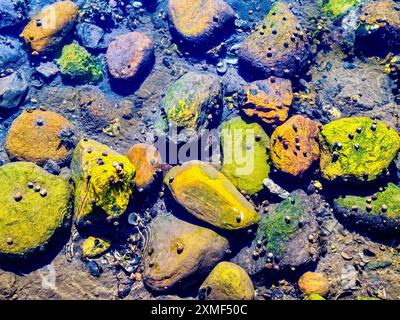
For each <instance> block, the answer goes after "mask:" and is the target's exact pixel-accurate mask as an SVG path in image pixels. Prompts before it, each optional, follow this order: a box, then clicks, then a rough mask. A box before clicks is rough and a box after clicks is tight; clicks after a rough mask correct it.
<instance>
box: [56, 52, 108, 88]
mask: <svg viewBox="0 0 400 320" xmlns="http://www.w3.org/2000/svg"><path fill="white" fill-rule="evenodd" d="M57 63H58V65H59V67H60V71H61V73H62V74H63V75H65V76H67V77H69V78H71V79H73V80H75V81H78V82H82V83H86V82H97V81H99V80H101V78H102V76H103V64H102V62H101V60H100V59H98V58H96V57H94V56H92V55H91V54H90V53H89V52H88V51H87V50H86V49H85V48H83V47H81V46H80V45H78V44H71V45H67V46H65V47H64V48H63V50H62V54H61V57H60V59H58V60H57Z"/></svg>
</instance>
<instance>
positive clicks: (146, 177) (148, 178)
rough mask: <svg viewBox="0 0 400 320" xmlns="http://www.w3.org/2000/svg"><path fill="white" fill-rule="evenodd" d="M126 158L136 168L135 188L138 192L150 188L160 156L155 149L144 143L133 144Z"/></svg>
mask: <svg viewBox="0 0 400 320" xmlns="http://www.w3.org/2000/svg"><path fill="white" fill-rule="evenodd" d="M127 157H128V159H129V161H130V162H131V163H132V164H133V165H134V166H135V168H136V178H135V182H136V187H137V188H138V189H139V190H140V189H145V188H147V187H149V186H151V184H152V183H153V182H154V180H155V177H156V176H157V170H158V169H159V167H160V160H161V156H160V153H159V152H158V150H157V148H155V147H154V146H152V145H148V144H144V143H139V144H135V145H134V146H132V147H131V148H130V149H129V151H128V155H127Z"/></svg>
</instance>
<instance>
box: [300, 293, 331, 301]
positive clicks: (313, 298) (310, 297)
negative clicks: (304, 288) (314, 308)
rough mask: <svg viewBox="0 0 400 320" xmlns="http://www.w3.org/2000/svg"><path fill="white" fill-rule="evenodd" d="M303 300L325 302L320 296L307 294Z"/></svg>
mask: <svg viewBox="0 0 400 320" xmlns="http://www.w3.org/2000/svg"><path fill="white" fill-rule="evenodd" d="M305 300H326V299H325V298H324V297H322V296H320V295H319V294H316V293H312V294H309V295H308V296H307V297H306V299H305Z"/></svg>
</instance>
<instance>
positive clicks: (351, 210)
mask: <svg viewBox="0 0 400 320" xmlns="http://www.w3.org/2000/svg"><path fill="white" fill-rule="evenodd" d="M381 190H382V191H378V190H377V192H375V193H373V194H369V195H367V196H359V195H346V196H342V197H338V198H336V199H335V200H334V208H335V210H336V212H337V213H338V214H339V215H341V216H342V217H344V218H346V220H347V221H349V222H351V223H353V224H357V225H358V226H361V227H364V228H366V229H367V230H370V231H373V232H380V233H381V234H383V235H387V234H390V233H392V232H399V231H400V188H399V187H397V186H396V185H395V184H393V183H389V184H388V185H387V186H386V187H385V188H382V189H381Z"/></svg>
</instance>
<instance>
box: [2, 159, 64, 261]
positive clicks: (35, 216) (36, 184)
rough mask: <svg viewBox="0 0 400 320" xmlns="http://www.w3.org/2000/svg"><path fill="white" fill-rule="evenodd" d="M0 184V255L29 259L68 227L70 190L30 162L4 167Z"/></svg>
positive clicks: (10, 164)
mask: <svg viewBox="0 0 400 320" xmlns="http://www.w3.org/2000/svg"><path fill="white" fill-rule="evenodd" d="M0 181H1V182H2V183H1V184H0V193H1V195H2V197H1V199H0V204H1V205H0V255H4V256H6V257H26V256H27V255H28V254H30V253H33V252H34V251H36V250H38V249H41V248H43V246H45V245H46V244H47V243H48V242H49V241H50V239H51V238H52V237H53V236H54V234H55V233H56V231H58V230H59V229H60V228H61V227H62V226H63V225H64V224H66V223H67V221H68V220H67V219H68V217H69V213H70V207H71V206H70V199H71V193H72V192H71V187H70V185H69V184H68V181H66V180H65V179H63V178H61V177H57V176H53V175H51V174H49V173H48V172H46V171H45V170H43V169H42V168H40V167H38V166H37V165H35V164H34V163H30V162H13V163H9V164H6V165H3V166H1V167H0Z"/></svg>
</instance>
